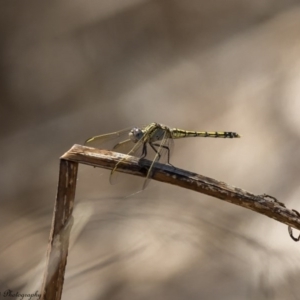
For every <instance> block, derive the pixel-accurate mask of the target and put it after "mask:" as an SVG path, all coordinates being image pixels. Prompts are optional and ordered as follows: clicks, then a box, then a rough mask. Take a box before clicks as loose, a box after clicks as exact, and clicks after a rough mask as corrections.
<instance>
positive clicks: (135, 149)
mask: <svg viewBox="0 0 300 300" xmlns="http://www.w3.org/2000/svg"><path fill="white" fill-rule="evenodd" d="M143 144H144V140H143V139H141V140H140V141H138V142H137V143H133V142H132V141H131V140H125V141H123V142H120V143H118V144H117V145H115V147H114V148H113V150H116V151H118V152H123V153H126V154H128V155H135V156H137V157H140V156H141V154H142V149H143ZM130 147H131V148H130ZM120 149H121V150H122V151H119V150H120ZM125 150H128V151H126V152H125ZM124 163H126V158H123V159H122V160H120V161H119V162H118V163H117V164H116V165H115V167H114V168H113V170H112V171H111V173H110V177H109V181H110V183H111V184H115V183H117V182H118V181H119V178H120V174H119V173H118V168H119V166H120V165H121V164H124Z"/></svg>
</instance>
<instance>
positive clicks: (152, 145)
mask: <svg viewBox="0 0 300 300" xmlns="http://www.w3.org/2000/svg"><path fill="white" fill-rule="evenodd" d="M150 146H151V147H152V149H153V150H154V151H155V152H156V153H157V154H158V156H159V158H160V153H158V151H157V150H156V148H155V147H154V146H157V147H161V148H164V149H166V150H167V151H168V162H167V164H168V165H170V166H172V165H171V164H170V148H169V147H168V146H165V145H158V144H151V143H150Z"/></svg>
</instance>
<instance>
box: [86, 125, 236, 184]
mask: <svg viewBox="0 0 300 300" xmlns="http://www.w3.org/2000/svg"><path fill="white" fill-rule="evenodd" d="M126 135H127V138H126V139H124V140H122V141H121V142H119V143H117V144H115V145H114V147H113V148H112V150H116V151H119V152H122V153H126V154H128V155H137V156H139V157H140V158H145V157H146V156H147V154H148V148H147V147H148V146H150V147H151V148H152V149H153V151H154V158H153V159H152V163H151V165H150V167H149V170H148V173H147V176H146V179H145V181H144V184H143V187H142V190H143V189H145V188H146V186H147V185H148V183H149V180H150V178H151V175H152V168H153V165H154V163H155V162H158V161H161V162H162V158H164V161H163V162H166V163H167V164H170V154H171V153H170V152H171V150H172V144H173V140H174V139H181V138H187V137H214V138H239V137H240V135H238V134H237V133H236V132H229V131H188V130H182V129H178V128H170V127H168V126H165V125H162V124H159V123H151V124H149V125H148V126H146V127H143V128H138V127H134V128H129V129H128V128H127V129H123V130H120V131H116V132H112V133H108V134H103V135H97V136H94V137H91V138H89V139H88V140H86V141H85V145H87V146H91V147H96V148H98V147H99V146H100V147H101V144H103V143H106V142H109V141H111V140H114V139H116V138H119V139H122V138H123V137H124V136H126ZM124 162H126V159H125V158H124V159H123V160H121V161H119V162H118V163H117V164H116V166H115V167H114V169H113V170H112V171H111V175H110V182H111V183H113V182H114V179H113V178H114V177H115V175H116V172H117V171H118V167H119V166H120V164H122V163H124Z"/></svg>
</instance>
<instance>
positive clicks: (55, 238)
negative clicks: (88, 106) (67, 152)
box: [41, 159, 78, 300]
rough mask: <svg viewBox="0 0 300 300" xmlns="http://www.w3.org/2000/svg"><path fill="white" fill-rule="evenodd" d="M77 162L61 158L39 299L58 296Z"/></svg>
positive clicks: (66, 251)
mask: <svg viewBox="0 0 300 300" xmlns="http://www.w3.org/2000/svg"><path fill="white" fill-rule="evenodd" d="M77 170H78V163H77V162H73V161H68V160H65V159H61V160H60V169H59V182H58V188H57V197H56V202H55V207H54V214H53V221H52V228H51V232H50V239H49V246H48V253H47V265H46V271H45V275H44V281H43V285H42V290H41V294H42V297H41V299H43V300H50V299H51V300H59V299H61V294H62V289H63V283H64V274H65V268H66V263H67V255H68V247H69V237H70V231H71V227H72V224H73V217H72V211H73V206H74V197H75V189H76V179H77Z"/></svg>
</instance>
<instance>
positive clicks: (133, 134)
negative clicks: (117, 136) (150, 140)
mask: <svg viewBox="0 0 300 300" xmlns="http://www.w3.org/2000/svg"><path fill="white" fill-rule="evenodd" d="M143 136H144V132H143V130H142V129H140V128H137V127H134V128H132V129H131V130H130V132H129V138H130V139H131V141H132V142H134V143H137V142H138V141H139V140H141V139H142V138H143Z"/></svg>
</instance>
